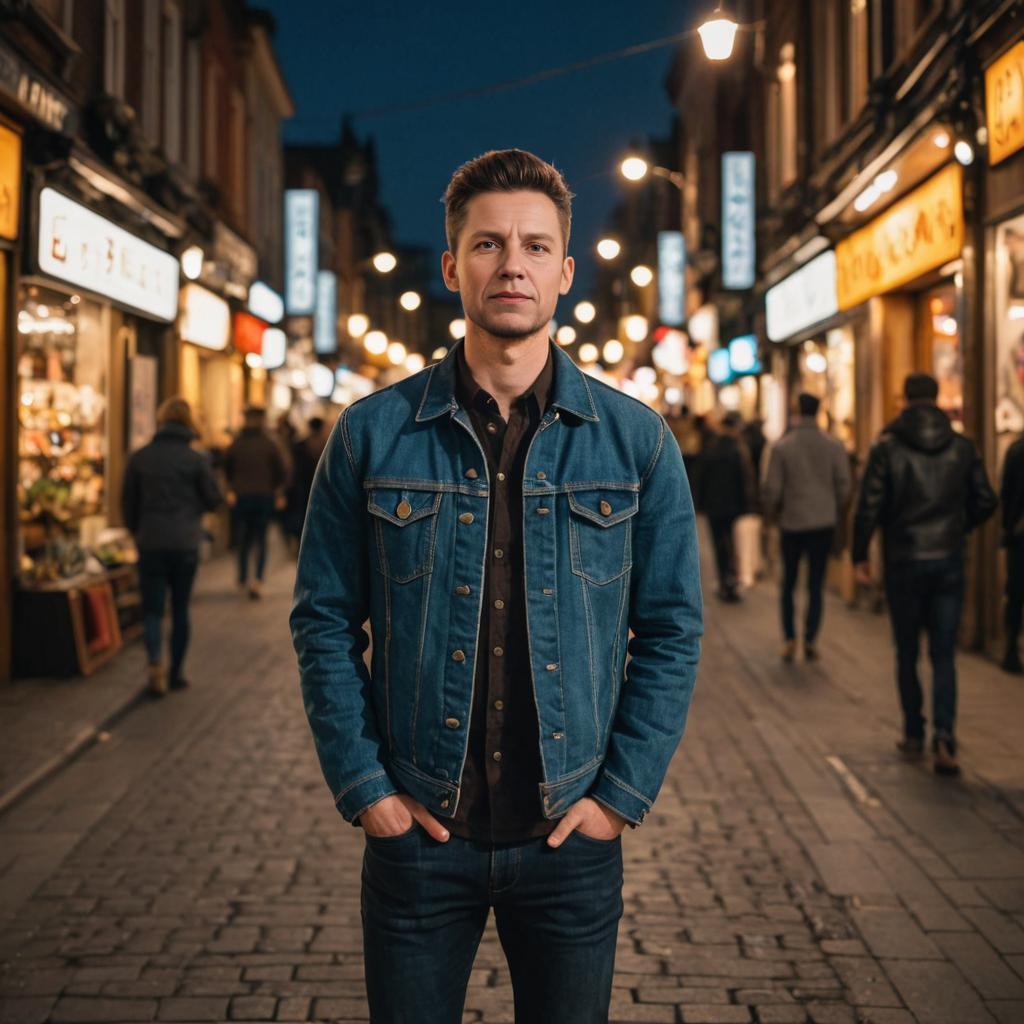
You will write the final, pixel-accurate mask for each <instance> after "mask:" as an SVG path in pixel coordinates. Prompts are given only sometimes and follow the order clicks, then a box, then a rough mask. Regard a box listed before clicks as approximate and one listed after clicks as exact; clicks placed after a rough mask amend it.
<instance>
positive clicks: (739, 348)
mask: <svg viewBox="0 0 1024 1024" xmlns="http://www.w3.org/2000/svg"><path fill="white" fill-rule="evenodd" d="M729 369H730V370H731V371H732V374H733V376H735V377H745V376H749V375H750V374H752V373H760V372H761V361H760V360H759V359H758V358H757V336H756V335H754V334H743V335H740V337H738V338H733V339H732V341H730V342H729Z"/></svg>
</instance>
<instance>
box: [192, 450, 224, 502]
mask: <svg viewBox="0 0 1024 1024" xmlns="http://www.w3.org/2000/svg"><path fill="white" fill-rule="evenodd" d="M196 488H197V490H198V491H199V500H200V502H201V503H202V506H203V508H204V509H205V510H206V511H207V512H212V511H213V510H214V509H215V508H217V507H218V506H219V505H221V504H222V503H223V501H224V495H223V494H221V492H220V487H219V486H218V484H217V480H216V478H215V477H214V475H213V467H212V466H211V465H210V459H209V457H208V456H206V455H200V458H199V475H198V477H197V479H196Z"/></svg>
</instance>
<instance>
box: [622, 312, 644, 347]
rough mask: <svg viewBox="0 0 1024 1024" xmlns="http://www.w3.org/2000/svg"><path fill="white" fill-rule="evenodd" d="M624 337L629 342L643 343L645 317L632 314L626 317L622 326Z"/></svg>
mask: <svg viewBox="0 0 1024 1024" xmlns="http://www.w3.org/2000/svg"><path fill="white" fill-rule="evenodd" d="M624 328H625V332H626V337H627V338H628V339H629V340H630V341H643V340H644V338H646V337H647V328H648V324H647V317H645V316H640V314H639V313H634V314H633V315H632V316H627V317H626V320H625V324H624Z"/></svg>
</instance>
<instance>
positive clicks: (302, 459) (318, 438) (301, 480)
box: [284, 416, 330, 555]
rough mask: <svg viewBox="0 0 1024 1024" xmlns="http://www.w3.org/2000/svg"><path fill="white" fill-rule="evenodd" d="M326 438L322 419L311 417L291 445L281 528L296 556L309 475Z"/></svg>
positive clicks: (311, 476)
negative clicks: (304, 431)
mask: <svg viewBox="0 0 1024 1024" xmlns="http://www.w3.org/2000/svg"><path fill="white" fill-rule="evenodd" d="M329 436H330V430H329V429H328V428H327V426H326V421H325V420H324V418H323V417H322V416H311V417H310V419H309V422H308V423H307V424H306V436H305V437H304V438H302V440H301V441H296V442H295V443H294V444H293V445H292V449H291V453H292V458H291V475H290V478H289V481H288V492H287V496H286V504H285V512H284V528H285V536H286V537H287V538H288V545H289V547H290V548H291V550H292V552H293V553H294V554H295V555H298V553H299V539H300V538H301V537H302V525H303V523H304V522H305V521H306V506H307V505H308V504H309V492H310V489H311V488H312V486H313V476H314V474H315V473H316V467H317V463H318V462H319V461H320V456H321V455H322V454H323V451H324V448H325V447H326V446H327V438H328V437H329Z"/></svg>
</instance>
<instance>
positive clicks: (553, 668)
mask: <svg viewBox="0 0 1024 1024" xmlns="http://www.w3.org/2000/svg"><path fill="white" fill-rule="evenodd" d="M544 667H545V668H546V669H547V670H548V671H549V672H557V671H558V662H557V661H553V662H552V663H551V664H550V665H545V666H544Z"/></svg>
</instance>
